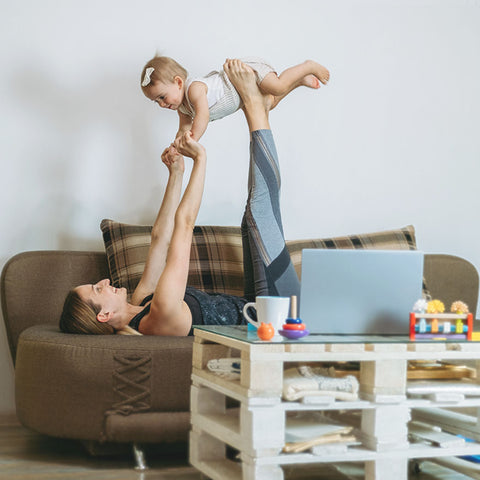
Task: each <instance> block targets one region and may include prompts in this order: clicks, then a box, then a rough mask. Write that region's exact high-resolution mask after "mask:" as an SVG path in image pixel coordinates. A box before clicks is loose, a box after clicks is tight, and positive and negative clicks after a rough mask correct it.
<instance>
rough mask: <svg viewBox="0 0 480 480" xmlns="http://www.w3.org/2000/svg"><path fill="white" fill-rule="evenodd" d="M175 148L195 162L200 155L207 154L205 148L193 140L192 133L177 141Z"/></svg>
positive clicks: (185, 134)
mask: <svg viewBox="0 0 480 480" xmlns="http://www.w3.org/2000/svg"><path fill="white" fill-rule="evenodd" d="M175 148H176V149H177V150H178V151H179V152H180V153H181V154H182V155H186V156H187V157H190V158H192V159H193V160H195V159H196V158H197V157H198V156H199V155H202V154H203V155H204V154H205V148H204V147H203V146H202V145H200V144H199V143H198V142H196V141H195V140H194V139H193V137H192V132H191V131H188V132H185V133H184V134H183V135H182V136H181V137H178V138H177V139H176V140H175Z"/></svg>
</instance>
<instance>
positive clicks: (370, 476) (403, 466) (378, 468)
mask: <svg viewBox="0 0 480 480" xmlns="http://www.w3.org/2000/svg"><path fill="white" fill-rule="evenodd" d="M387 478H394V479H395V480H407V478H408V460H407V459H406V458H396V459H385V460H376V461H374V462H365V480H385V479H387Z"/></svg>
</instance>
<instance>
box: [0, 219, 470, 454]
mask: <svg viewBox="0 0 480 480" xmlns="http://www.w3.org/2000/svg"><path fill="white" fill-rule="evenodd" d="M122 228H123V227H122ZM138 228H141V229H144V233H145V231H146V232H147V233H148V231H149V230H148V227H138ZM145 229H146V230H145ZM105 232H106V230H105V229H104V232H103V233H104V238H105ZM110 233H111V232H109V233H108V236H109V238H108V239H106V245H107V243H108V242H107V240H109V241H111V238H110ZM137 233H138V232H137ZM225 234H228V235H225ZM195 238H196V240H195V242H194V245H193V246H192V259H193V260H192V261H195V262H196V267H194V266H192V271H193V270H198V269H199V270H200V271H201V273H202V274H201V275H200V277H201V278H202V282H203V283H202V285H203V287H204V288H205V289H206V290H209V289H215V290H216V291H222V286H221V285H220V283H221V282H222V281H223V285H224V287H225V286H227V287H228V288H223V290H224V291H229V288H230V287H229V285H231V284H232V281H233V282H235V281H237V282H238V279H239V278H240V279H241V277H242V271H241V241H240V232H239V229H237V228H234V227H197V228H196V230H195ZM200 238H202V239H203V240H202V241H200V240H199V239H200ZM399 238H400V240H399ZM220 244H221V245H222V247H221V248H220V247H219V245H220ZM130 247H131V245H130ZM130 247H129V248H130ZM207 247H208V248H207ZM230 247H231V248H230ZM288 247H289V250H290V253H291V255H292V259H293V260H294V263H295V266H296V268H297V269H299V266H300V265H299V263H300V256H301V255H300V254H301V250H302V248H308V247H310V248H380V249H382V248H383V249H385V248H403V249H413V248H415V234H414V230H413V227H405V228H403V229H399V230H398V231H389V232H379V233H374V234H367V235H359V236H358V235H356V236H350V237H343V238H336V239H322V240H305V241H291V242H288ZM212 252H215V256H216V257H215V259H214V260H212ZM222 252H223V253H222ZM117 253H118V252H117ZM145 253H146V251H144V252H143V253H142V255H145ZM112 255H113V256H115V254H114V253H112V251H111V250H110V251H109V250H108V248H107V255H106V254H105V253H104V252H78V251H34V252H25V253H20V254H18V255H16V256H14V257H13V258H11V259H10V260H9V261H8V262H7V264H6V265H5V267H4V269H3V272H2V277H1V296H2V308H3V316H4V320H5V323H6V329H7V335H8V340H9V345H10V349H11V354H12V357H13V359H14V363H15V385H16V386H15V388H16V409H17V415H18V418H19V420H20V421H21V422H22V424H24V425H25V426H27V427H29V428H31V429H33V430H36V431H37V432H40V433H43V434H47V435H51V436H55V437H64V438H71V439H78V440H83V441H85V442H87V443H89V444H90V445H102V444H109V443H115V444H119V443H120V444H122V443H123V444H125V443H134V442H136V443H152V442H175V441H186V440H187V433H188V430H189V391H190V371H191V354H192V341H193V339H192V338H191V337H190V338H184V337H182V338H169V337H149V336H120V335H113V336H110V335H109V336H94V335H72V334H64V333H61V332H60V331H59V329H58V319H59V315H60V312H61V308H62V305H63V301H64V298H65V295H66V293H67V292H68V290H69V289H70V288H72V287H73V286H76V285H80V284H83V283H93V282H96V281H98V280H99V279H102V278H106V277H111V278H114V277H115V275H113V274H112V268H113V266H112V265H113V264H112V261H113V259H112ZM205 256H208V257H209V258H208V261H205ZM222 256H223V257H228V258H221V257H222ZM232 256H237V258H236V259H233V258H231V257H232ZM115 262H117V265H118V258H116V259H115ZM209 265H210V267H211V268H212V270H215V267H216V266H218V265H220V266H221V268H220V269H217V270H219V271H220V273H219V271H217V272H216V273H215V275H213V274H212V273H211V272H209V271H208V270H209V268H210V267H209ZM225 265H227V266H225ZM232 265H234V266H235V267H232ZM239 269H240V270H239ZM222 271H223V275H224V276H225V279H223V280H222V279H220V278H218V276H219V275H220V274H221V273H222ZM424 272H425V279H426V283H427V286H428V288H429V290H430V292H431V294H432V296H433V297H434V298H440V299H442V300H443V301H444V302H445V303H446V304H447V303H449V302H451V301H454V300H458V299H462V300H464V301H465V302H467V304H468V305H469V306H470V307H471V310H472V311H473V312H474V311H475V307H476V305H477V297H478V274H477V271H476V269H475V268H474V267H473V266H472V265H471V264H470V263H469V262H467V261H466V260H463V259H461V258H459V257H454V256H450V255H426V257H425V270H424ZM117 273H118V272H117ZM196 277H198V271H196V273H195V274H194V275H193V276H192V282H193V283H194V284H195V283H196V282H195V278H196ZM211 277H212V278H213V277H214V278H215V285H213V286H212V285H210V286H209V287H207V286H205V282H206V281H207V280H206V279H209V278H211ZM226 277H228V278H226ZM232 278H234V279H236V280H232ZM197 283H198V282H197ZM202 285H201V286H202ZM230 289H233V290H235V289H234V288H230ZM234 293H238V292H237V291H234Z"/></svg>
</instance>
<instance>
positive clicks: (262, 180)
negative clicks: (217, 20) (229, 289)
mask: <svg viewBox="0 0 480 480" xmlns="http://www.w3.org/2000/svg"><path fill="white" fill-rule="evenodd" d="M224 68H225V71H226V72H227V74H228V75H229V77H230V80H231V81H232V83H233V85H234V86H235V88H236V89H237V91H238V93H239V94H240V96H241V97H242V100H243V103H244V107H243V110H244V112H245V116H246V119H247V123H248V126H249V130H250V167H249V177H248V199H247V205H246V208H245V213H244V216H243V220H242V239H243V248H244V269H245V296H246V298H253V297H254V296H256V295H274V296H277V295H278V296H290V295H297V296H298V295H299V294H300V282H299V280H298V276H297V274H296V272H295V269H294V267H293V264H292V262H291V259H290V254H289V252H288V250H287V247H286V245H285V238H284V234H283V226H282V218H281V212H280V183H281V182H280V171H279V165H278V157H277V151H276V148H275V142H274V140H273V135H272V131H271V130H270V125H269V122H268V112H269V111H270V108H271V106H272V104H273V101H274V98H273V96H272V95H263V94H262V93H261V92H260V90H259V89H258V86H257V84H256V82H255V77H254V74H253V72H252V71H251V69H249V67H247V66H245V65H244V64H243V63H242V62H240V61H237V60H232V61H228V62H227V63H226V64H225V66H224Z"/></svg>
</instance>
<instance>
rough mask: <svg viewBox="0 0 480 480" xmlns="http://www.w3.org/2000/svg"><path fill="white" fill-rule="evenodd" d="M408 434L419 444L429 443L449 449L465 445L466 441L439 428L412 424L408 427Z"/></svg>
mask: <svg viewBox="0 0 480 480" xmlns="http://www.w3.org/2000/svg"><path fill="white" fill-rule="evenodd" d="M408 434H409V435H410V437H411V438H414V439H416V440H417V441H419V442H428V443H430V444H432V445H435V446H438V447H441V448H447V447H457V446H463V445H465V440H464V439H463V438H461V437H459V436H457V435H452V434H450V433H448V432H443V431H442V430H441V429H440V428H438V427H432V426H429V425H427V424H421V423H415V422H412V423H410V424H409V426H408Z"/></svg>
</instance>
